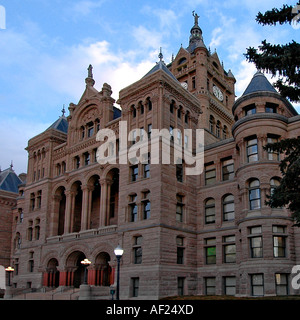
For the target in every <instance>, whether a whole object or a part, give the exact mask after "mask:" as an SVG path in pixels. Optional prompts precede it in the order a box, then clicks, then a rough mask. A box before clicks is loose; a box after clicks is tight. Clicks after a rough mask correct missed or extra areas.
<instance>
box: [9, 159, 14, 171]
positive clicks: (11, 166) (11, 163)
mask: <svg viewBox="0 0 300 320" xmlns="http://www.w3.org/2000/svg"><path fill="white" fill-rule="evenodd" d="M13 166H14V165H13V161H12V160H11V162H10V170H13Z"/></svg>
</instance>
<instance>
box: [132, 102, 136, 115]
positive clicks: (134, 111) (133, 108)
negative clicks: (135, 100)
mask: <svg viewBox="0 0 300 320" xmlns="http://www.w3.org/2000/svg"><path fill="white" fill-rule="evenodd" d="M131 113H132V118H135V117H136V108H135V106H134V104H133V105H132V106H131Z"/></svg>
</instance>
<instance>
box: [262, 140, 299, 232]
mask: <svg viewBox="0 0 300 320" xmlns="http://www.w3.org/2000/svg"><path fill="white" fill-rule="evenodd" d="M264 149H265V150H268V149H270V150H272V151H275V152H279V153H284V155H285V156H284V159H283V160H281V162H280V165H279V167H280V171H281V174H282V180H281V181H280V185H279V186H278V187H276V188H275V189H274V192H273V193H272V194H271V196H269V197H268V198H269V200H268V201H266V203H267V205H269V206H270V207H271V208H281V207H284V206H287V208H288V209H289V210H290V211H291V213H292V215H293V218H294V220H295V224H296V225H297V226H300V138H291V139H284V140H281V141H280V142H277V143H269V144H267V145H266V146H264Z"/></svg>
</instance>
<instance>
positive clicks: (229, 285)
mask: <svg viewBox="0 0 300 320" xmlns="http://www.w3.org/2000/svg"><path fill="white" fill-rule="evenodd" d="M224 294H225V295H228V296H235V294H236V278H235V277H224Z"/></svg>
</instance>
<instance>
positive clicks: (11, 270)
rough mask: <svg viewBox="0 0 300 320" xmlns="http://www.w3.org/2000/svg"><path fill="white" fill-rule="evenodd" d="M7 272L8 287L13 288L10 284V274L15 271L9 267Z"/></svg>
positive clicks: (6, 269)
mask: <svg viewBox="0 0 300 320" xmlns="http://www.w3.org/2000/svg"><path fill="white" fill-rule="evenodd" d="M5 271H6V272H7V273H8V287H10V286H11V284H10V274H11V273H12V272H14V271H15V269H14V268H12V267H10V266H9V267H7V268H5Z"/></svg>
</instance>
